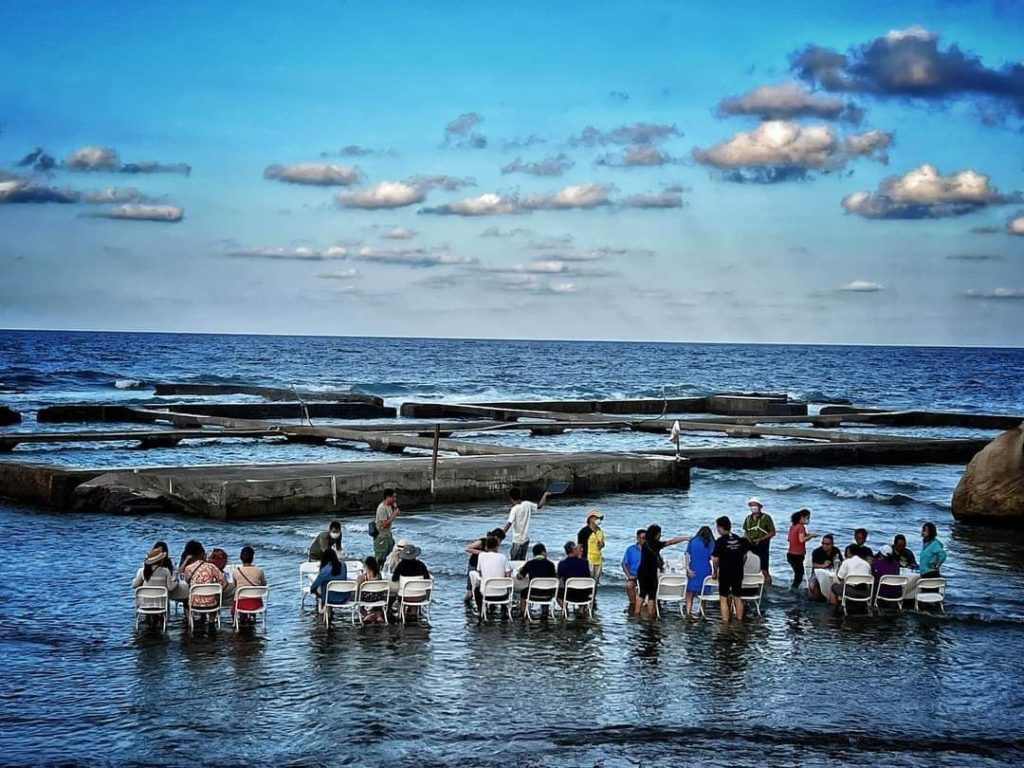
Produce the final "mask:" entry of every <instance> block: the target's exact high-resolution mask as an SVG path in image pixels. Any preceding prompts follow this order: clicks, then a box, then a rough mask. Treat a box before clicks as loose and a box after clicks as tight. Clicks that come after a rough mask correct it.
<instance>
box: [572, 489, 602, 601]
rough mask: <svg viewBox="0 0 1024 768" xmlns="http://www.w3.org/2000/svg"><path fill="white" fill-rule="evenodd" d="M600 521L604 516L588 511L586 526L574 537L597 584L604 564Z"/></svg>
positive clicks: (595, 511)
mask: <svg viewBox="0 0 1024 768" xmlns="http://www.w3.org/2000/svg"><path fill="white" fill-rule="evenodd" d="M600 520H604V515H602V514H601V513H600V512H599V511H598V510H596V509H592V510H590V512H588V513H587V524H586V525H585V526H583V527H582V528H580V532H579V534H578V535H577V537H576V540H577V542H578V543H579V545H580V549H581V550H583V556H584V557H586V558H587V563H589V564H590V575H591V576H592V577H593V579H594V581H596V582H597V583H598V584H600V583H601V564H602V563H603V562H604V555H603V554H602V552H603V550H604V531H603V530H601V525H600V523H599V522H598V521H600ZM595 594H596V593H595Z"/></svg>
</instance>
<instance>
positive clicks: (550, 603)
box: [526, 576, 558, 621]
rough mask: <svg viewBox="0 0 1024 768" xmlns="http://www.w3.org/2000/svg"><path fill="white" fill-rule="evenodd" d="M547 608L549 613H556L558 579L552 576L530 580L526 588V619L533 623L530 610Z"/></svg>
mask: <svg viewBox="0 0 1024 768" xmlns="http://www.w3.org/2000/svg"><path fill="white" fill-rule="evenodd" d="M532 606H537V607H538V608H542V609H543V608H547V609H548V610H550V611H551V613H555V612H557V611H558V579H557V578H555V577H554V576H538V577H537V578H536V579H531V580H530V586H528V587H527V588H526V618H527V620H528V621H533V620H534V618H533V615H532V614H531V613H530V608H531V607H532Z"/></svg>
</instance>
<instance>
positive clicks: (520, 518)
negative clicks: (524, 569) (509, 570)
mask: <svg viewBox="0 0 1024 768" xmlns="http://www.w3.org/2000/svg"><path fill="white" fill-rule="evenodd" d="M549 495H550V494H548V492H547V491H545V492H544V495H543V496H541V497H540V501H538V502H537V503H536V504H534V503H533V502H532V501H523V492H522V491H521V490H520V489H519V488H513V489H512V490H510V491H509V492H508V498H509V501H511V502H512V506H511V507H510V508H509V510H508V522H506V523H505V526H504V527H503V528H502V531H504V532H505V533H508V529H509V528H511V529H512V547H511V548H510V549H509V552H508V559H509V560H525V559H526V555H527V552H528V551H529V549H530V518H531V517H532V516H533V513H534V512H536V511H537V510H538V509H543V508H544V505H545V504H547V503H548V496H549ZM503 538H504V537H503Z"/></svg>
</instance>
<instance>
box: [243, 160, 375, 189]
mask: <svg viewBox="0 0 1024 768" xmlns="http://www.w3.org/2000/svg"><path fill="white" fill-rule="evenodd" d="M362 175H363V174H362V171H361V170H360V169H359V167H358V166H355V165H331V164H329V163H295V164H293V165H280V164H274V165H268V166H267V167H266V168H265V169H264V170H263V178H265V179H270V180H272V181H283V182H285V183H288V184H303V185H310V186H317V187H347V186H350V185H352V184H356V183H358V182H359V180H360V179H361V178H362Z"/></svg>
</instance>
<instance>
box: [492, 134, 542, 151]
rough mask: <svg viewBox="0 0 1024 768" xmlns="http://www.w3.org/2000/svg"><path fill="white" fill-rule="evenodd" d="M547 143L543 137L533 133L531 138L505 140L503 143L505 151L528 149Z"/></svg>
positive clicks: (519, 137)
mask: <svg viewBox="0 0 1024 768" xmlns="http://www.w3.org/2000/svg"><path fill="white" fill-rule="evenodd" d="M546 142H547V139H545V138H544V137H543V136H541V135H540V134H537V133H531V134H530V135H529V136H518V137H516V138H513V139H505V142H504V143H503V145H502V146H503V148H504V149H526V148H527V147H532V146H534V145H536V144H544V143H546Z"/></svg>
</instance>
